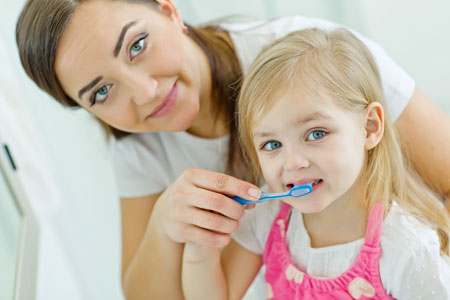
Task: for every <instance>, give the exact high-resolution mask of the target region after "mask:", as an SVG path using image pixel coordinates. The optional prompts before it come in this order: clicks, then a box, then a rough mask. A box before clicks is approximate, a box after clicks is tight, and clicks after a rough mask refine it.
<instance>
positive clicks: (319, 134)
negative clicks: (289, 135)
mask: <svg viewBox="0 0 450 300" xmlns="http://www.w3.org/2000/svg"><path fill="white" fill-rule="evenodd" d="M326 134H327V133H326V132H325V131H323V130H313V131H311V132H310V133H309V134H308V137H307V138H306V140H308V141H316V140H320V139H321V138H323V137H324V136H325V135H326Z"/></svg>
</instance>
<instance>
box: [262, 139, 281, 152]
mask: <svg viewBox="0 0 450 300" xmlns="http://www.w3.org/2000/svg"><path fill="white" fill-rule="evenodd" d="M280 147H281V143H280V142H278V141H270V142H267V143H265V144H264V145H263V147H262V148H263V150H266V151H273V150H276V149H278V148H280Z"/></svg>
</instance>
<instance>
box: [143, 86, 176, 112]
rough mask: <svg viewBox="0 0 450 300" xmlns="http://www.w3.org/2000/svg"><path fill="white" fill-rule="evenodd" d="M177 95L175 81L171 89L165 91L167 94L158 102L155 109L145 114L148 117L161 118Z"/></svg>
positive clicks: (172, 104) (171, 106)
mask: <svg viewBox="0 0 450 300" xmlns="http://www.w3.org/2000/svg"><path fill="white" fill-rule="evenodd" d="M177 97H178V86H177V82H176V81H175V83H174V85H173V86H172V89H171V90H170V91H169V93H167V95H166V96H165V97H164V99H163V100H162V102H161V104H159V105H158V106H157V107H155V109H154V110H153V111H152V112H151V113H150V114H149V115H148V116H147V118H146V119H148V118H161V117H164V116H165V115H167V114H168V113H169V112H170V110H171V109H172V108H173V107H174V106H175V104H176V102H177Z"/></svg>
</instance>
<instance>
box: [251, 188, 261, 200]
mask: <svg viewBox="0 0 450 300" xmlns="http://www.w3.org/2000/svg"><path fill="white" fill-rule="evenodd" d="M248 194H249V195H250V196H252V197H254V198H256V199H255V200H257V199H259V197H260V196H261V191H260V190H258V189H254V188H251V189H249V190H248Z"/></svg>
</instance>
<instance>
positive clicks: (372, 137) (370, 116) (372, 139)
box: [364, 102, 384, 150]
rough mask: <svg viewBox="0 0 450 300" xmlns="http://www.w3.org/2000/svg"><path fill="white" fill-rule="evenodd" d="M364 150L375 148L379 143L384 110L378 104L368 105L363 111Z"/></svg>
mask: <svg viewBox="0 0 450 300" xmlns="http://www.w3.org/2000/svg"><path fill="white" fill-rule="evenodd" d="M364 130H365V134H366V136H365V142H364V148H365V149H366V150H370V149H373V148H375V146H376V145H378V143H379V142H380V141H381V138H382V137H383V132H384V110H383V106H381V104H380V103H379V102H372V103H370V104H369V105H368V106H367V107H366V109H365V110H364Z"/></svg>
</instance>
